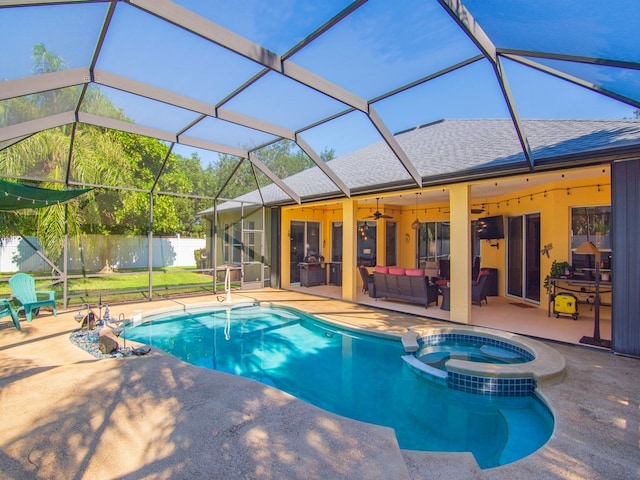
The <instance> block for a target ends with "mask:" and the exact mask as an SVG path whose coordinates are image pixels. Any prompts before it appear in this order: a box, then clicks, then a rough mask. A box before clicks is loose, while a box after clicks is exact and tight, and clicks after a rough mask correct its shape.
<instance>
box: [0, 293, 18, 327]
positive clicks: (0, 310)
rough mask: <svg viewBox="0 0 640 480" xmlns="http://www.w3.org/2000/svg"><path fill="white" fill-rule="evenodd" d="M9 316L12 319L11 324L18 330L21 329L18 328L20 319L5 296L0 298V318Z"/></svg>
mask: <svg viewBox="0 0 640 480" xmlns="http://www.w3.org/2000/svg"><path fill="white" fill-rule="evenodd" d="M7 316H10V317H11V320H13V325H15V327H16V328H17V329H18V330H22V329H21V328H20V320H19V319H18V314H17V313H16V312H15V310H14V309H13V306H12V305H11V302H9V300H7V299H5V298H0V318H2V317H7Z"/></svg>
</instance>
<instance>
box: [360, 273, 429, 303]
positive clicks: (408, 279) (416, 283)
mask: <svg viewBox="0 0 640 480" xmlns="http://www.w3.org/2000/svg"><path fill="white" fill-rule="evenodd" d="M369 296H370V297H372V298H394V299H398V300H405V301H407V302H412V303H420V304H422V305H424V306H425V307H427V306H428V305H429V304H430V303H434V304H435V305H436V306H437V305H438V286H437V285H435V284H432V283H431V282H430V280H429V278H428V277H427V276H426V275H425V271H424V270H423V269H421V268H412V269H404V268H399V267H380V266H377V267H375V270H374V271H373V285H370V286H369Z"/></svg>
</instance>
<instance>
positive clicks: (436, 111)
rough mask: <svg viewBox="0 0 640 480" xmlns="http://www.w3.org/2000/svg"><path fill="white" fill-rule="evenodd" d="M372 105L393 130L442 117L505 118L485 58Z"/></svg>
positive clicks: (504, 110)
mask: <svg viewBox="0 0 640 480" xmlns="http://www.w3.org/2000/svg"><path fill="white" fill-rule="evenodd" d="M469 78H473V82H470V81H469ZM374 107H375V108H376V110H377V112H378V113H379V114H380V116H381V117H382V119H383V120H384V121H385V123H386V124H387V126H388V127H389V128H390V129H391V130H392V131H393V132H394V133H396V132H400V131H403V130H406V129H409V128H413V127H416V126H418V125H423V124H425V123H429V122H434V121H436V120H440V119H443V118H509V110H508V109H507V104H506V102H505V100H504V97H503V95H502V91H501V90H500V88H499V86H498V82H497V81H496V77H495V73H494V71H493V68H492V67H491V66H490V65H489V63H488V62H487V61H480V62H475V63H473V64H471V65H467V66H466V67H463V68H461V69H458V70H454V71H453V72H449V73H448V74H446V75H443V76H441V77H437V78H435V79H433V80H431V81H429V82H426V83H423V84H421V85H418V86H416V87H413V88H411V89H409V90H405V91H403V92H400V93H397V94H396V95H393V96H392V97H388V98H385V99H383V100H381V101H379V102H376V103H374Z"/></svg>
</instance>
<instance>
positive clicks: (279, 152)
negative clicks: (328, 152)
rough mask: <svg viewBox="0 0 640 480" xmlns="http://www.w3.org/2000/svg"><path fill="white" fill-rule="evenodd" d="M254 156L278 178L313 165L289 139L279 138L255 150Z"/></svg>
mask: <svg viewBox="0 0 640 480" xmlns="http://www.w3.org/2000/svg"><path fill="white" fill-rule="evenodd" d="M254 153H255V156H256V158H257V159H258V160H259V161H260V162H262V163H264V164H265V165H266V166H267V167H268V168H269V170H271V171H272V172H273V173H275V174H276V175H277V176H278V178H286V177H288V176H290V175H294V174H296V173H298V172H301V171H303V170H306V169H308V168H311V167H313V166H315V163H313V161H312V160H311V159H310V158H309V157H308V156H307V155H306V154H305V153H304V152H303V151H302V150H301V149H300V147H298V145H296V144H295V143H294V142H292V141H289V140H281V141H279V142H276V143H274V144H271V145H269V146H267V147H264V148H261V149H259V150H256V151H255V152H254Z"/></svg>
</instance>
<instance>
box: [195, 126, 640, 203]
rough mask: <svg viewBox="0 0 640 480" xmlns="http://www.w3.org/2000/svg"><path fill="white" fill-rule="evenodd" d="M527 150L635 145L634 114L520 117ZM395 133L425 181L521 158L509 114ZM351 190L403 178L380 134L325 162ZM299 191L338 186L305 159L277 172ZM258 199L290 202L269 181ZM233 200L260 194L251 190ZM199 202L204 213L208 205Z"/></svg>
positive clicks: (552, 157) (639, 140) (550, 158)
mask: <svg viewBox="0 0 640 480" xmlns="http://www.w3.org/2000/svg"><path fill="white" fill-rule="evenodd" d="M523 125H524V130H525V132H526V134H527V138H528V139H529V142H530V145H529V148H530V150H531V154H532V158H533V159H534V161H535V162H536V163H538V162H540V163H544V164H545V166H547V167H548V166H549V165H550V164H553V163H554V161H558V162H559V161H560V159H562V157H565V156H567V155H574V154H578V153H580V154H585V155H587V154H591V155H598V153H599V152H601V151H602V150H605V149H607V150H609V149H617V148H622V147H629V146H634V147H637V148H638V149H639V150H640V121H639V120H524V121H523ZM395 138H396V140H397V141H398V143H399V144H400V146H401V147H402V149H403V150H404V152H405V153H406V154H407V156H408V157H409V159H410V160H411V162H413V164H414V165H415V166H416V168H417V169H418V171H419V173H420V175H421V176H422V178H423V179H424V180H425V181H428V180H429V179H430V178H434V177H438V178H441V179H449V180H450V181H454V180H455V179H456V177H459V176H460V175H461V174H462V173H463V172H470V171H474V170H480V169H486V170H488V171H492V172H493V174H494V175H495V173H496V169H500V168H503V169H504V168H507V167H511V166H526V165H527V164H526V159H525V156H524V154H523V152H522V148H521V146H520V144H519V142H518V139H517V137H516V135H515V131H514V127H513V124H512V123H511V121H509V120H501V119H495V120H494V119H464V120H443V121H439V122H434V123H430V124H427V125H423V126H420V127H416V128H414V129H411V130H408V131H404V132H400V133H398V134H396V136H395ZM328 164H329V165H330V166H331V168H332V169H333V170H334V171H335V172H336V174H337V175H338V176H339V177H340V178H342V179H343V180H344V181H345V183H346V184H347V185H348V186H349V187H350V188H351V189H352V190H359V189H361V190H362V189H367V188H374V187H381V186H384V185H392V184H394V183H396V182H399V183H401V182H409V181H410V180H411V178H410V176H409V174H408V173H407V171H406V170H405V169H404V167H403V166H402V165H401V163H400V162H399V161H398V160H397V158H396V157H395V156H394V154H393V153H392V151H391V149H390V148H389V147H388V146H387V145H386V143H384V142H382V141H380V142H376V143H374V144H372V145H369V146H367V147H364V148H361V149H359V150H356V151H354V152H351V153H349V154H347V155H343V156H341V157H339V158H336V159H334V160H331V161H329V162H328ZM284 182H285V183H286V184H287V185H288V186H290V187H291V188H292V189H293V190H295V191H297V192H300V194H301V197H302V198H303V199H304V198H305V197H306V198H318V197H322V196H326V197H329V196H333V195H337V194H338V189H337V188H336V187H335V185H333V183H332V182H331V181H330V180H329V179H328V178H327V177H326V176H325V175H324V174H323V173H322V172H321V171H320V169H319V168H318V167H313V168H310V169H308V170H305V171H303V172H300V173H298V174H295V175H292V176H290V177H288V178H286V179H285V180H284ZM262 195H263V197H264V202H265V203H266V204H273V203H282V202H284V203H290V202H291V199H290V198H289V197H288V196H287V195H286V194H285V193H284V192H282V191H281V190H280V189H279V188H278V187H277V186H276V185H273V184H272V185H269V186H267V187H265V188H264V189H262ZM236 200H239V201H247V202H258V203H260V202H261V199H260V195H259V192H258V191H257V190H255V191H253V192H250V193H247V194H246V195H242V196H240V197H238V198H237V199H236ZM210 211H211V210H207V211H206V212H204V213H207V212H210Z"/></svg>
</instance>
